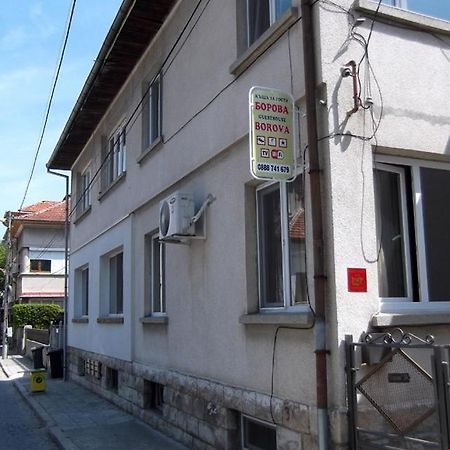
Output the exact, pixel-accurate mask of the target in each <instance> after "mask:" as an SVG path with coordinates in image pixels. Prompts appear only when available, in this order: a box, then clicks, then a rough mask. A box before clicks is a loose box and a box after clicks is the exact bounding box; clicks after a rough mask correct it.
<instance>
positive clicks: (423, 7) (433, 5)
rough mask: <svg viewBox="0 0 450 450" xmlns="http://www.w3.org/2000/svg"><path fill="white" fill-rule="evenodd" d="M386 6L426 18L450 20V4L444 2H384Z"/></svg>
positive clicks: (413, 0)
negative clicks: (405, 10) (422, 15)
mask: <svg viewBox="0 0 450 450" xmlns="http://www.w3.org/2000/svg"><path fill="white" fill-rule="evenodd" d="M383 3H384V4H387V5H390V6H395V7H397V8H402V9H407V10H409V11H413V12H416V13H419V14H424V15H426V16H431V17H436V18H439V19H444V20H450V3H449V2H447V1H443V0H383Z"/></svg>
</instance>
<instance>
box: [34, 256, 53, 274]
mask: <svg viewBox="0 0 450 450" xmlns="http://www.w3.org/2000/svg"><path fill="white" fill-rule="evenodd" d="M51 271H52V261H51V259H30V272H51Z"/></svg>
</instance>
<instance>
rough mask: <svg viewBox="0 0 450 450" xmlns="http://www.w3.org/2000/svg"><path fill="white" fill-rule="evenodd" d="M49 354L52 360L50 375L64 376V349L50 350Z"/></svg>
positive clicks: (55, 376)
mask: <svg viewBox="0 0 450 450" xmlns="http://www.w3.org/2000/svg"><path fill="white" fill-rule="evenodd" d="M47 355H48V357H49V360H50V377H51V378H62V377H63V349H62V348H61V349H57V350H49V351H48V352H47Z"/></svg>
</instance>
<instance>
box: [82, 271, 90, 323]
mask: <svg viewBox="0 0 450 450" xmlns="http://www.w3.org/2000/svg"><path fill="white" fill-rule="evenodd" d="M81 301H82V303H81V314H82V315H83V316H87V315H88V312H89V309H88V308H89V269H84V270H82V271H81Z"/></svg>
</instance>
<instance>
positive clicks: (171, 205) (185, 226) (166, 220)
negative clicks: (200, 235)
mask: <svg viewBox="0 0 450 450" xmlns="http://www.w3.org/2000/svg"><path fill="white" fill-rule="evenodd" d="M194 215H195V204H194V197H193V195H192V194H186V193H182V192H179V191H175V192H174V193H173V194H172V195H170V196H169V197H167V198H166V199H164V200H163V201H162V202H161V203H160V205H159V238H160V239H163V240H164V239H170V238H177V237H183V236H194V235H195V224H194V222H193V217H194Z"/></svg>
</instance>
